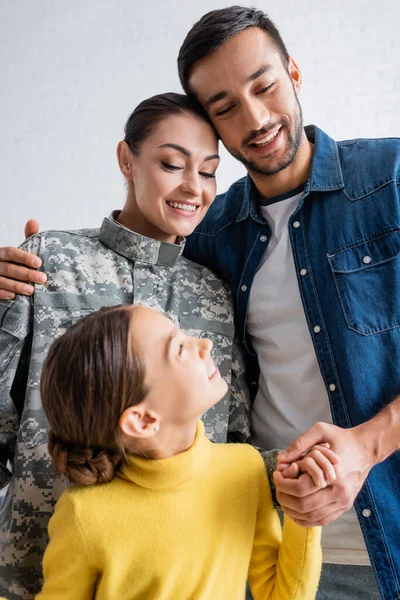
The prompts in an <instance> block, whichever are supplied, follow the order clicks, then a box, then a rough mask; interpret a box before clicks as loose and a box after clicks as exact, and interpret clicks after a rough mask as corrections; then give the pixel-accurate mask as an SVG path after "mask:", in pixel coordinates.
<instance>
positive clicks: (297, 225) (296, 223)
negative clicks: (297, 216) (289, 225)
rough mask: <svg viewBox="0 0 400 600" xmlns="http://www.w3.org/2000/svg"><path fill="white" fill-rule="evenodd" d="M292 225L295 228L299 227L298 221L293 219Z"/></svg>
mask: <svg viewBox="0 0 400 600" xmlns="http://www.w3.org/2000/svg"><path fill="white" fill-rule="evenodd" d="M293 227H294V228H295V229H298V228H299V227H300V221H295V222H294V223H293Z"/></svg>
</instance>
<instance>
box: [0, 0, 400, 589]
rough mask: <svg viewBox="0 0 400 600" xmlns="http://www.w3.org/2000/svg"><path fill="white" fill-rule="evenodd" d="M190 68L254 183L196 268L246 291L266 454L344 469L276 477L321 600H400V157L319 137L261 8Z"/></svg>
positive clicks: (391, 150) (214, 213) (237, 194)
mask: <svg viewBox="0 0 400 600" xmlns="http://www.w3.org/2000/svg"><path fill="white" fill-rule="evenodd" d="M178 67H179V74H180V78H181V82H182V85H183V87H184V89H185V91H186V92H187V93H188V94H189V95H194V96H195V97H196V98H197V100H198V101H199V102H200V103H201V104H202V106H203V108H204V109H205V110H206V111H207V113H208V115H209V117H210V119H211V121H212V123H213V125H214V127H215V128H216V130H217V131H218V133H219V135H220V137H221V139H222V141H223V143H224V144H225V146H226V147H227V149H228V150H229V152H230V153H231V154H232V155H233V156H235V157H236V158H237V159H238V160H239V161H241V162H242V163H243V164H244V165H245V166H246V168H247V170H248V176H247V177H245V178H243V179H241V180H239V181H237V182H236V183H234V184H233V185H232V187H231V188H230V189H229V190H228V192H227V193H225V194H222V195H220V196H218V197H217V198H216V200H215V201H214V203H213V204H212V206H211V207H210V209H209V211H208V213H207V216H206V218H205V219H204V221H203V222H202V223H201V224H200V225H199V226H198V228H197V230H196V232H195V233H194V234H192V235H191V236H190V237H189V239H188V241H187V244H186V248H185V254H186V255H187V256H188V257H189V258H192V259H193V260H195V261H197V262H200V263H202V264H205V265H207V266H209V267H211V269H212V270H214V271H215V272H216V273H217V274H219V275H221V276H222V277H223V278H225V279H226V280H227V281H229V283H230V284H231V286H232V289H233V292H234V300H235V305H236V317H237V332H238V334H239V335H240V336H241V338H242V341H243V344H244V347H245V349H246V351H247V358H248V368H247V375H248V381H249V383H250V387H251V392H252V396H253V407H252V429H253V443H255V444H256V445H258V446H261V447H266V448H277V447H285V446H287V445H289V447H288V452H287V453H286V455H283V460H288V461H290V460H294V459H296V458H297V457H298V456H299V455H301V454H302V453H303V452H304V451H305V450H306V449H307V448H308V447H310V446H312V445H313V444H314V443H317V442H320V441H327V442H329V443H330V444H331V446H332V448H333V449H334V450H335V451H336V452H337V453H338V454H340V455H341V461H340V464H339V466H338V467H337V477H336V481H335V482H334V483H333V484H331V485H329V486H328V487H326V488H325V489H322V490H319V491H317V490H316V488H315V487H314V485H313V484H312V482H311V480H310V479H309V478H308V476H307V475H306V474H302V475H301V476H300V477H299V478H298V479H296V480H289V479H285V478H283V477H282V475H281V474H280V473H279V472H278V473H276V475H275V481H276V486H277V495H278V499H279V501H280V503H281V505H282V507H283V509H284V510H285V512H287V514H289V515H290V516H292V517H293V518H294V519H295V520H296V521H298V522H302V523H303V524H304V525H308V524H328V526H327V527H326V528H325V532H324V536H323V553H324V560H325V565H324V569H323V573H322V580H321V585H320V591H319V594H318V600H338V599H340V600H343V599H346V600H355V599H360V600H361V599H362V600H368V599H376V598H379V595H380V594H381V596H382V598H384V599H385V600H398V598H400V547H399V546H400V542H399V540H400V530H399V525H398V521H399V515H400V475H399V453H398V452H396V451H397V450H398V449H399V447H400V400H399V398H398V394H399V391H400V376H399V373H400V329H399V327H400V302H399V298H400V283H399V282H400V259H399V258H398V257H399V256H400V227H399V225H398V224H399V222H400V209H399V197H398V186H399V181H400V142H399V140H398V139H394V138H391V139H386V140H350V141H346V142H339V143H336V142H335V141H334V140H332V139H331V138H330V137H329V136H328V135H327V134H325V133H324V132H323V131H321V130H320V129H318V128H317V127H306V128H304V127H303V123H302V114H301V108H300V104H299V101H298V93H299V91H300V89H301V85H302V80H301V72H300V70H299V68H298V66H297V65H296V63H295V61H294V59H293V58H292V57H291V56H290V55H289V53H288V51H287V49H286V46H285V44H284V42H283V40H282V38H281V36H280V34H279V32H278V31H277V29H276V28H275V26H274V25H273V23H272V22H271V21H270V19H269V18H268V17H267V16H266V15H265V14H264V13H262V12H261V11H258V10H256V9H251V8H245V7H238V6H233V7H228V8H225V9H222V10H217V11H212V12H210V13H208V14H206V15H205V16H204V17H203V18H202V19H201V20H200V21H199V22H198V23H196V24H195V25H194V27H193V28H192V30H191V31H190V32H189V34H188V35H187V37H186V39H185V41H184V43H183V45H182V48H181V50H180V54H179V58H178ZM31 233H33V231H31ZM12 257H14V260H15V261H17V262H23V263H25V264H26V265H29V266H33V263H32V258H31V257H30V256H29V255H27V254H23V253H21V251H16V250H14V251H11V250H10V249H9V250H6V251H5V250H3V251H1V250H0V286H1V287H2V288H3V290H6V289H8V290H9V291H10V292H11V296H12V295H13V293H14V292H20V293H26V292H24V288H23V284H20V283H17V282H16V281H15V280H17V279H22V280H26V279H29V280H30V281H32V282H33V281H38V282H39V280H38V279H36V277H39V275H42V273H40V274H35V273H34V272H33V271H32V272H28V271H27V270H26V269H24V268H23V267H18V266H11V265H9V264H7V263H6V262H5V261H6V260H11V259H12ZM2 259H3V261H4V262H1V260H2ZM7 274H8V276H9V277H12V278H13V279H14V280H13V281H11V280H10V279H6V277H5V276H6V275H7ZM1 275H3V277H1ZM32 291H33V290H32V289H30V290H29V289H28V292H29V293H32ZM0 294H1V291H0ZM304 432H306V433H305V434H304ZM293 440H297V441H296V442H295V443H294V444H291V442H293ZM371 565H372V566H371ZM374 573H375V575H376V581H377V583H375V578H374Z"/></svg>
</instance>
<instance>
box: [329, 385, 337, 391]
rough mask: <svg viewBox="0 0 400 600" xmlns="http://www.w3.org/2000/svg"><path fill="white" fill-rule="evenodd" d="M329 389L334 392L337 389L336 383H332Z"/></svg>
mask: <svg viewBox="0 0 400 600" xmlns="http://www.w3.org/2000/svg"><path fill="white" fill-rule="evenodd" d="M329 389H330V390H331V392H334V391H335V390H336V385H335V384H334V383H330V384H329Z"/></svg>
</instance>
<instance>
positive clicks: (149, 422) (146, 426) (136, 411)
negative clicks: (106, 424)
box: [119, 404, 160, 438]
mask: <svg viewBox="0 0 400 600" xmlns="http://www.w3.org/2000/svg"><path fill="white" fill-rule="evenodd" d="M119 427H120V429H121V431H122V432H123V433H124V434H125V435H127V436H129V437H134V438H149V437H151V436H153V435H154V434H155V433H157V431H158V430H159V428H160V418H159V417H158V415H157V414H155V413H154V412H153V411H150V410H148V409H146V408H145V407H144V406H142V405H140V404H139V405H137V406H130V407H129V408H126V409H125V410H124V412H123V413H122V415H121V416H120V418H119Z"/></svg>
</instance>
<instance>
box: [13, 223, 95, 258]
mask: <svg viewBox="0 0 400 600" xmlns="http://www.w3.org/2000/svg"><path fill="white" fill-rule="evenodd" d="M99 234H100V229H99V228H97V229H77V230H67V229H65V230H61V229H49V230H46V231H41V232H39V233H36V234H35V235H32V236H30V237H29V238H27V239H26V240H25V241H24V242H23V243H22V244H21V245H20V248H21V249H22V250H27V251H28V252H32V253H34V254H39V252H40V250H43V249H44V248H53V247H54V248H55V247H56V248H57V249H58V250H59V249H60V248H70V249H71V248H73V247H76V248H78V247H79V248H82V247H84V246H85V245H86V246H89V245H92V244H93V242H97V241H98V239H99Z"/></svg>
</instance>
